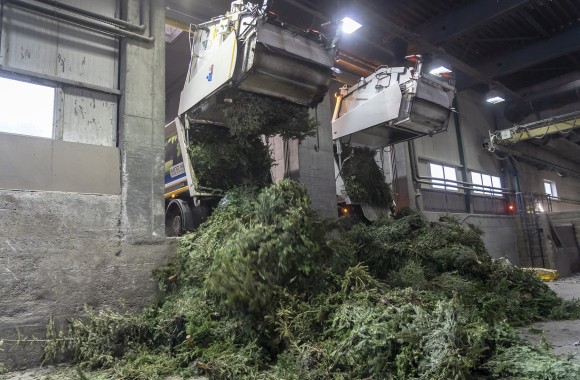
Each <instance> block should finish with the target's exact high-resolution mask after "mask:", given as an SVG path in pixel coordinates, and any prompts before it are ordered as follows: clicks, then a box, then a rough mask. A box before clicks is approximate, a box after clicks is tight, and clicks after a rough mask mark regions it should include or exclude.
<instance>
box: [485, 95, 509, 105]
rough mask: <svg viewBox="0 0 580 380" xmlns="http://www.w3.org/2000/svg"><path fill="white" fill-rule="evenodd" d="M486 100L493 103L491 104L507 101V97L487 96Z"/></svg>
mask: <svg viewBox="0 0 580 380" xmlns="http://www.w3.org/2000/svg"><path fill="white" fill-rule="evenodd" d="M486 100H487V102H488V103H491V104H497V103H501V102H505V99H504V98H502V97H501V96H494V97H491V98H487V99H486Z"/></svg>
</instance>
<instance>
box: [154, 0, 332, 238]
mask: <svg viewBox="0 0 580 380" xmlns="http://www.w3.org/2000/svg"><path fill="white" fill-rule="evenodd" d="M268 8H269V6H268V2H267V1H265V2H264V3H263V4H262V5H256V4H252V3H244V1H243V0H236V1H234V2H232V4H231V9H230V11H229V12H228V13H226V14H225V15H223V16H219V17H215V18H213V19H212V20H210V21H208V22H206V23H203V24H200V25H192V26H191V28H190V48H191V61H190V65H189V69H188V74H187V78H186V80H185V86H184V89H183V91H182V93H181V98H180V103H179V112H178V116H177V117H176V118H175V120H174V121H173V122H171V123H170V124H168V125H167V126H166V127H165V139H166V157H165V160H166V162H165V199H166V233H167V235H169V236H173V235H178V234H180V233H181V232H183V231H188V230H194V229H195V228H196V227H197V226H198V225H199V224H200V223H201V222H203V220H205V218H207V216H208V215H209V213H210V211H211V208H212V207H213V206H214V205H215V203H216V202H217V201H218V200H219V197H220V196H221V194H220V192H219V191H215V190H211V191H210V190H209V189H205V188H204V187H203V184H202V183H200V182H199V181H198V178H196V175H195V173H194V171H193V169H192V166H191V163H190V161H189V158H188V155H187V154H186V152H187V146H188V142H189V134H190V132H191V128H190V126H192V125H194V124H214V125H220V126H223V125H224V118H223V114H222V113H221V112H220V111H219V109H220V107H219V106H220V104H221V103H223V102H224V101H227V99H224V98H225V94H226V93H227V91H228V90H230V89H232V88H235V89H238V90H241V91H246V92H249V93H256V94H261V95H266V96H270V97H274V98H277V99H282V100H284V101H287V102H290V103H294V104H298V105H302V106H308V107H314V106H316V105H317V104H318V103H320V102H321V101H322V100H323V99H324V97H325V95H326V93H327V92H328V87H329V85H330V83H331V80H332V67H333V66H334V60H335V55H336V46H335V44H336V40H335V39H327V38H325V37H324V36H323V35H322V34H320V33H316V32H313V31H303V30H299V29H298V28H295V27H293V26H291V25H288V24H285V23H283V22H280V21H279V20H278V18H277V17H276V16H275V15H273V14H271V13H270V12H269V9H268Z"/></svg>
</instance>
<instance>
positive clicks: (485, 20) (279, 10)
mask: <svg viewBox="0 0 580 380" xmlns="http://www.w3.org/2000/svg"><path fill="white" fill-rule="evenodd" d="M230 2H231V1H230V0H196V1H192V0H167V2H166V4H167V18H168V19H170V20H174V21H177V22H179V23H183V24H188V23H200V22H202V21H204V20H208V19H209V18H211V17H212V16H216V15H218V14H222V13H224V12H225V11H227V10H228V9H229V4H230ZM271 4H272V10H273V11H274V12H276V14H278V15H279V16H280V17H281V18H283V19H285V20H287V21H288V22H291V23H293V24H297V25H299V26H301V27H303V28H305V29H317V30H320V31H322V32H323V33H324V32H325V29H324V27H321V24H323V23H325V22H327V21H329V20H336V19H342V18H343V17H345V16H349V17H351V18H353V19H355V20H357V21H358V22H360V23H361V24H362V25H363V27H362V28H361V29H360V30H358V31H357V32H356V33H353V34H351V35H345V36H343V38H342V39H341V41H340V43H339V48H340V51H341V56H340V59H341V61H340V62H339V64H338V66H339V67H340V68H341V69H343V70H344V71H346V72H351V73H352V74H354V75H356V76H360V75H361V74H364V73H365V72H368V73H370V72H372V70H373V69H374V68H375V67H376V66H378V65H382V64H389V65H393V64H396V63H399V62H400V61H401V60H402V59H403V57H404V56H405V54H410V53H422V54H424V55H426V56H428V57H433V58H435V59H438V60H442V61H444V62H447V64H449V65H451V66H453V69H454V71H455V73H456V75H457V87H458V89H465V88H475V89H478V90H481V91H487V89H488V88H489V86H490V85H491V86H492V87H499V88H501V89H504V90H505V91H506V92H507V93H508V95H509V94H511V95H512V97H514V96H518V94H516V92H518V91H520V90H521V89H524V88H527V87H529V86H532V85H535V84H537V83H540V82H543V81H546V80H550V79H552V78H556V77H561V76H563V75H565V74H570V73H577V74H578V73H579V71H580V0H413V1H409V0H386V1H385V0H382V1H381V0H352V1H349V0H319V1H316V2H314V1H308V0H273V1H271ZM187 43H188V42H187V36H185V33H183V34H182V35H181V36H180V37H179V38H178V39H176V40H175V41H174V43H172V44H168V49H167V55H168V63H169V64H168V69H167V70H168V72H167V86H168V87H170V86H176V85H178V83H179V82H180V81H182V80H183V78H184V74H183V73H184V72H185V70H186V68H187V61H188V59H186V60H185V61H186V62H185V63H183V62H182V60H183V59H184V56H187V51H188V46H187ZM341 64H342V66H341ZM520 96H521V95H520Z"/></svg>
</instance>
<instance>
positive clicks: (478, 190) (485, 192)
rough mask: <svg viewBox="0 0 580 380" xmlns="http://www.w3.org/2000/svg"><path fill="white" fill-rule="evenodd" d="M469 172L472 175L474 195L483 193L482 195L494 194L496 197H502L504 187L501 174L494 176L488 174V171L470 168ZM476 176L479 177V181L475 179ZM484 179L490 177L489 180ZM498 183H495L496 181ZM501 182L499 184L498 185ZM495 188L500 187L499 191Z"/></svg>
mask: <svg viewBox="0 0 580 380" xmlns="http://www.w3.org/2000/svg"><path fill="white" fill-rule="evenodd" d="M469 174H470V176H471V184H472V187H471V190H472V191H473V194H474V195H482V196H488V195H491V196H494V197H502V196H503V195H504V194H503V191H502V190H501V189H502V181H501V177H499V176H494V175H491V174H486V173H482V172H478V171H475V170H470V171H469ZM477 176H478V177H477ZM474 178H479V182H476V181H475V180H474ZM484 179H488V180H487V181H485V180H484ZM496 180H497V183H494V182H496ZM498 184H499V186H498ZM474 185H479V186H481V187H479V186H474ZM483 186H487V187H483ZM490 188H491V189H490ZM493 189H498V190H499V191H494V190H493Z"/></svg>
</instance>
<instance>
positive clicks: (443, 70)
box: [429, 66, 451, 76]
mask: <svg viewBox="0 0 580 380" xmlns="http://www.w3.org/2000/svg"><path fill="white" fill-rule="evenodd" d="M450 72H451V70H449V69H448V68H447V67H445V66H439V67H436V68H434V69H433V70H431V71H429V74H432V75H437V76H440V75H442V74H449V73H450Z"/></svg>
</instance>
